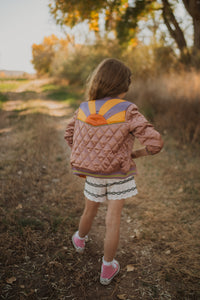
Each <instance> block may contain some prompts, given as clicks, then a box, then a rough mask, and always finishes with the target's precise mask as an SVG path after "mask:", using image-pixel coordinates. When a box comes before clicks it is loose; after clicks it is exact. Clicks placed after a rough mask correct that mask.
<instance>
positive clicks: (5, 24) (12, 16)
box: [0, 0, 63, 73]
mask: <svg viewBox="0 0 200 300" xmlns="http://www.w3.org/2000/svg"><path fill="white" fill-rule="evenodd" d="M53 33H54V34H55V35H57V36H58V37H63V34H62V32H61V29H60V27H59V26H58V25H56V24H55V22H54V20H53V17H52V16H51V15H50V13H49V8H48V0H0V70H2V69H6V70H21V71H25V72H29V73H33V72H34V69H33V66H32V64H31V62H30V61H31V59H32V48H31V46H32V44H33V43H36V44H39V43H41V42H42V40H43V38H44V36H48V35H51V34H53Z"/></svg>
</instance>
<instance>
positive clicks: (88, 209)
mask: <svg viewBox="0 0 200 300" xmlns="http://www.w3.org/2000/svg"><path fill="white" fill-rule="evenodd" d="M99 204H100V203H99V202H94V201H91V200H89V199H87V198H85V209H84V211H83V214H82V216H81V219H80V223H79V236H80V237H81V238H83V237H85V236H86V235H87V234H88V232H89V231H90V229H91V227H92V222H93V220H94V217H95V216H96V214H97V211H98V208H99Z"/></svg>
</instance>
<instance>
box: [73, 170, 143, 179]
mask: <svg viewBox="0 0 200 300" xmlns="http://www.w3.org/2000/svg"><path fill="white" fill-rule="evenodd" d="M72 172H73V173H74V175H78V176H82V177H83V176H91V177H95V178H122V179H123V178H126V177H129V176H131V175H136V174H137V170H136V168H132V169H130V170H129V172H127V173H122V172H115V173H111V174H102V173H94V172H91V171H88V170H87V171H86V170H81V169H77V168H72Z"/></svg>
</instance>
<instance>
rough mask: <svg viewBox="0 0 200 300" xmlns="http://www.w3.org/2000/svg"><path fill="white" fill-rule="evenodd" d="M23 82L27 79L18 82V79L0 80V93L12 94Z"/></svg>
mask: <svg viewBox="0 0 200 300" xmlns="http://www.w3.org/2000/svg"><path fill="white" fill-rule="evenodd" d="M25 81H28V79H25V80H19V79H17V80H16V79H15V80H14V79H13V80H8V79H6V80H5V79H4V80H2V79H1V80H0V92H12V91H13V90H15V89H16V88H18V87H19V86H20V85H22V84H24V82H25Z"/></svg>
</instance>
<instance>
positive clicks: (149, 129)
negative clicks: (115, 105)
mask: <svg viewBox="0 0 200 300" xmlns="http://www.w3.org/2000/svg"><path fill="white" fill-rule="evenodd" d="M126 119H127V121H128V124H129V130H130V132H131V134H132V135H133V136H135V137H136V138H137V139H138V140H139V141H140V143H141V144H142V145H145V146H146V151H147V153H149V154H152V155H153V154H156V153H158V152H160V150H161V149H162V147H163V140H162V138H161V135H160V133H159V132H158V131H156V130H155V129H154V127H153V125H151V124H150V123H149V122H148V121H147V120H146V119H145V117H144V116H143V115H142V114H141V113H140V112H139V111H138V108H137V106H136V105H135V104H132V105H130V106H129V108H128V110H127V115H126Z"/></svg>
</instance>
